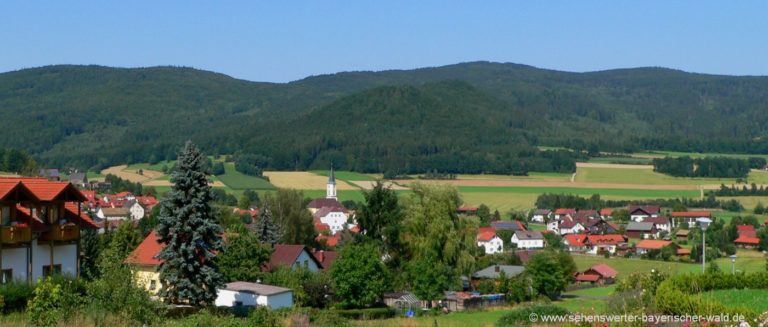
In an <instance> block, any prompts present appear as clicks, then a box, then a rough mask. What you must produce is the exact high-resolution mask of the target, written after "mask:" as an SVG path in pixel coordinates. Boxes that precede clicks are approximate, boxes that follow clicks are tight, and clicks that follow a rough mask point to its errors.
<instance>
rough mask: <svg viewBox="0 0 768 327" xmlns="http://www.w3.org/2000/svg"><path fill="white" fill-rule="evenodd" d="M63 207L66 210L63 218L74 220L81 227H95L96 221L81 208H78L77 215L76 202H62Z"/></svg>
mask: <svg viewBox="0 0 768 327" xmlns="http://www.w3.org/2000/svg"><path fill="white" fill-rule="evenodd" d="M64 209H65V210H66V213H65V216H64V217H65V218H67V219H68V220H70V221H72V222H74V223H75V224H77V225H78V226H79V227H82V228H90V229H97V228H98V226H96V222H94V221H93V219H91V217H90V216H89V215H88V213H86V212H85V210H83V209H82V208H81V209H80V210H79V211H80V215H79V216H78V215H77V212H78V209H77V203H72V202H66V203H65V204H64Z"/></svg>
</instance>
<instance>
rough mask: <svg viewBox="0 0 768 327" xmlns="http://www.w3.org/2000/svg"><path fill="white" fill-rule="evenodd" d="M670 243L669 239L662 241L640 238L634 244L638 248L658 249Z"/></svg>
mask: <svg viewBox="0 0 768 327" xmlns="http://www.w3.org/2000/svg"><path fill="white" fill-rule="evenodd" d="M670 244H672V242H671V241H663V240H642V241H640V242H638V243H637V245H636V246H635V247H636V248H638V249H646V250H660V249H661V248H663V247H665V246H667V245H670Z"/></svg>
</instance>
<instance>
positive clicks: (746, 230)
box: [736, 225, 757, 237]
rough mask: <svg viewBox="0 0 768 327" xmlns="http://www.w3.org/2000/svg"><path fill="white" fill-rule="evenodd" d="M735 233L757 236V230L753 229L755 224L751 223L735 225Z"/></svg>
mask: <svg viewBox="0 0 768 327" xmlns="http://www.w3.org/2000/svg"><path fill="white" fill-rule="evenodd" d="M736 233H737V234H738V235H739V236H746V237H757V231H755V226H752V225H738V226H736Z"/></svg>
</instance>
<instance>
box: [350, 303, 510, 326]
mask: <svg viewBox="0 0 768 327" xmlns="http://www.w3.org/2000/svg"><path fill="white" fill-rule="evenodd" d="M511 308H512V307H501V308H492V309H489V310H485V311H469V312H453V313H449V314H446V315H438V316H434V317H431V316H421V317H416V318H393V319H383V320H356V321H353V325H354V326H361V327H390V326H392V327H394V326H406V327H432V326H445V327H464V326H488V327H491V326H494V324H495V323H496V321H497V320H499V318H501V316H503V315H504V314H505V313H507V311H509V310H510V309H511Z"/></svg>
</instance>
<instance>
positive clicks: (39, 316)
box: [27, 277, 69, 327]
mask: <svg viewBox="0 0 768 327" xmlns="http://www.w3.org/2000/svg"><path fill="white" fill-rule="evenodd" d="M64 302H65V296H64V291H62V287H61V285H58V284H56V283H54V282H53V280H52V279H51V278H50V277H49V278H46V279H45V280H44V281H40V282H38V283H37V287H35V291H34V297H33V298H32V299H30V300H29V304H27V307H28V310H27V313H28V314H29V323H30V324H32V325H35V326H39V327H53V326H56V324H57V323H58V321H59V320H60V319H62V318H63V317H65V315H66V314H67V313H68V312H69V310H66V309H65V308H64V307H63V303H64ZM63 320H66V319H63Z"/></svg>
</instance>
